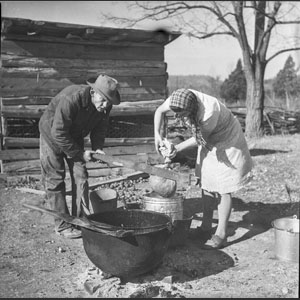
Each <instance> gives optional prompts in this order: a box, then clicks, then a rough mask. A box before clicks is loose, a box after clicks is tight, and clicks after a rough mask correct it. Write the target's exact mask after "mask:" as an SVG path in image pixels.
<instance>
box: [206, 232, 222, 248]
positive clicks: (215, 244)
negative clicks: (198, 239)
mask: <svg viewBox="0 0 300 300" xmlns="http://www.w3.org/2000/svg"><path fill="white" fill-rule="evenodd" d="M226 243H227V238H226V237H225V238H224V239H222V238H220V237H219V236H218V235H215V234H213V235H212V237H211V239H210V240H208V241H207V242H206V243H205V245H203V249H206V250H213V249H221V248H223V247H224V246H225V245H226Z"/></svg>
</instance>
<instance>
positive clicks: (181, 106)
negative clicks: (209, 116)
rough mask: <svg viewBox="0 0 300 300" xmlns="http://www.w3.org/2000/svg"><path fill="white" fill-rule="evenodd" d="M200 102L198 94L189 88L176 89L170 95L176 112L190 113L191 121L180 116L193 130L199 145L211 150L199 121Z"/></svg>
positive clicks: (171, 103) (171, 104)
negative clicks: (198, 101)
mask: <svg viewBox="0 0 300 300" xmlns="http://www.w3.org/2000/svg"><path fill="white" fill-rule="evenodd" d="M198 107H199V106H198V103H197V97H196V95H195V94H194V93H193V92H191V91H190V90H188V89H178V90H176V91H174V92H173V93H172V94H171V96H170V108H171V109H172V110H173V111H174V112H175V113H176V112H180V111H185V112H188V113H189V117H188V119H189V121H190V122H187V119H186V117H178V116H176V117H177V118H178V119H181V120H182V121H183V122H184V123H185V124H186V125H187V126H189V127H190V128H191V130H192V134H193V136H194V137H195V138H196V141H197V143H198V145H201V146H203V147H205V148H207V149H208V150H211V146H210V145H208V143H207V142H206V141H205V140H204V138H203V136H202V133H201V130H200V127H199V125H198V122H197V112H198V109H199V108H198Z"/></svg>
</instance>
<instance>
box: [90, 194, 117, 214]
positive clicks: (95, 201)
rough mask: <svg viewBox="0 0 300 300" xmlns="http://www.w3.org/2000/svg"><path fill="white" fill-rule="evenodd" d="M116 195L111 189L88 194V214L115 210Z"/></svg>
mask: <svg viewBox="0 0 300 300" xmlns="http://www.w3.org/2000/svg"><path fill="white" fill-rule="evenodd" d="M117 199H118V193H117V192H116V191H115V190H113V189H99V190H94V191H91V192H90V208H89V210H90V212H91V213H98V212H104V211H111V210H116V209H117V204H118V202H117Z"/></svg>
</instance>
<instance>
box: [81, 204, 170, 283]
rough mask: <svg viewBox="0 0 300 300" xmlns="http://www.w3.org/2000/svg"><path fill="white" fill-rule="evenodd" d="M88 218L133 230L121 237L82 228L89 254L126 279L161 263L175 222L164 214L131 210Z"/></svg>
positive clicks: (98, 265)
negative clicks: (172, 222)
mask: <svg viewBox="0 0 300 300" xmlns="http://www.w3.org/2000/svg"><path fill="white" fill-rule="evenodd" d="M88 219H89V220H92V221H96V222H102V223H106V224H110V225H113V226H118V227H120V228H124V229H126V230H132V231H133V232H132V234H131V235H129V236H126V237H122V238H119V237H113V236H110V235H106V234H102V233H99V232H95V231H93V230H89V229H86V228H82V229H81V231H82V239H83V246H84V249H85V252H86V254H87V256H88V257H89V259H90V260H91V261H92V263H94V264H95V265H96V266H97V267H98V268H100V269H101V270H102V271H104V272H106V273H109V274H111V275H114V276H117V277H121V278H127V277H135V276H138V275H141V274H144V273H147V272H148V271H150V270H152V269H154V268H155V267H157V266H158V265H159V264H160V263H161V261H162V259H163V256H164V254H165V253H166V251H167V249H168V245H169V241H170V237H171V234H172V224H171V218H170V217H169V216H167V215H165V214H161V213H157V212H148V211H143V210H135V209H133V210H129V209H128V210H116V211H107V212H101V213H97V214H92V215H90V216H88Z"/></svg>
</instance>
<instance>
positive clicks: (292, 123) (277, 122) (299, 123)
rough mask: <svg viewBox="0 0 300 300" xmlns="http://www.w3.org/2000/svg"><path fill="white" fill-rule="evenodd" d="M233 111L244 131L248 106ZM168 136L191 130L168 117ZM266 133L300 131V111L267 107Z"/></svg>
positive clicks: (234, 108)
mask: <svg viewBox="0 0 300 300" xmlns="http://www.w3.org/2000/svg"><path fill="white" fill-rule="evenodd" d="M230 109H231V111H232V113H233V114H234V115H235V116H236V117H237V119H238V120H239V122H240V124H241V126H242V128H243V131H244V132H245V126H246V108H245V107H230ZM168 124H169V125H168V136H169V137H170V138H173V137H175V136H176V135H182V136H183V137H184V138H187V137H189V136H190V135H191V132H190V131H189V130H188V129H187V127H185V126H184V125H183V124H182V123H181V122H180V121H176V120H175V118H174V117H173V116H170V117H168ZM263 125H264V134H265V135H276V134H294V133H299V132H300V111H288V110H284V109H282V108H278V107H265V110H264V119H263Z"/></svg>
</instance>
